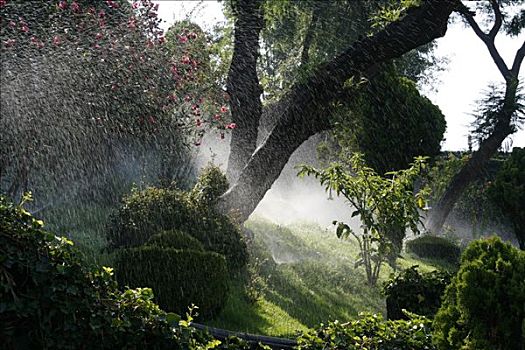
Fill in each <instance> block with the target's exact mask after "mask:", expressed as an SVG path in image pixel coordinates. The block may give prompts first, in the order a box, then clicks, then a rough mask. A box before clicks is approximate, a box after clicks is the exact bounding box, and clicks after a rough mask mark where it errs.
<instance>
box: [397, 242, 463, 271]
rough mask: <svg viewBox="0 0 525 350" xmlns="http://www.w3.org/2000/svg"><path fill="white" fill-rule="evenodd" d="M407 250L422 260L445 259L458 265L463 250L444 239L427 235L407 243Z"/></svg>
mask: <svg viewBox="0 0 525 350" xmlns="http://www.w3.org/2000/svg"><path fill="white" fill-rule="evenodd" d="M406 250H407V251H408V252H411V253H414V254H416V255H417V256H419V257H420V258H430V259H443V260H446V261H448V262H450V263H453V264H457V263H458V262H459V257H460V255H461V249H460V248H459V247H458V246H457V245H455V244H454V243H452V242H451V241H449V240H448V239H446V238H443V237H437V236H430V235H425V236H422V237H418V238H415V239H413V240H411V241H408V242H407V243H406Z"/></svg>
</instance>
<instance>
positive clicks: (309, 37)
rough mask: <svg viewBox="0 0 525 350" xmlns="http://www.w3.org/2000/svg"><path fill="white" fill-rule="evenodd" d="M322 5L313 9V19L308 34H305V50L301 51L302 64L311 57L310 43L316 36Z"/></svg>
mask: <svg viewBox="0 0 525 350" xmlns="http://www.w3.org/2000/svg"><path fill="white" fill-rule="evenodd" d="M320 11H321V10H320V7H319V6H317V7H315V8H314V9H313V10H312V19H311V21H310V25H309V26H308V30H307V31H306V35H305V36H304V41H303V51H302V53H301V65H305V64H307V63H308V61H309V59H310V55H309V51H310V45H312V40H313V38H314V33H315V29H316V27H317V22H318V21H319V12H320Z"/></svg>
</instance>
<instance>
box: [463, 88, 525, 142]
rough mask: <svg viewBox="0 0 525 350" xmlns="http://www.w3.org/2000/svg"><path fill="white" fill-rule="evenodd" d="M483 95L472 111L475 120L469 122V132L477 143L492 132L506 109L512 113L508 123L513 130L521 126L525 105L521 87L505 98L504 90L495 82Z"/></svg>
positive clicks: (523, 119) (524, 114)
mask: <svg viewBox="0 0 525 350" xmlns="http://www.w3.org/2000/svg"><path fill="white" fill-rule="evenodd" d="M509 84H510V83H509ZM514 84H518V81H517V80H516V81H515V82H514ZM484 95H485V96H484V97H483V98H482V99H480V100H479V101H477V105H478V106H479V107H478V108H477V110H476V112H475V113H474V117H475V120H474V122H473V123H472V124H471V128H472V131H471V134H472V135H474V138H475V140H476V141H477V143H478V144H481V142H482V141H483V140H485V139H487V138H488V137H489V136H490V135H492V134H493V132H494V128H495V127H496V124H497V123H498V122H499V120H500V119H501V115H502V113H507V111H510V112H511V113H512V116H511V118H510V121H511V123H510V124H511V128H512V130H513V132H515V131H517V130H518V129H520V128H521V127H522V126H523V123H524V122H525V105H524V104H523V101H524V100H525V96H523V94H522V93H521V87H518V88H517V92H516V94H515V95H514V96H510V97H507V100H506V99H505V96H506V92H505V90H504V89H502V87H501V86H499V85H495V84H491V85H490V86H489V88H488V90H487V91H485V92H484Z"/></svg>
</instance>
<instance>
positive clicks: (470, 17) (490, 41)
mask: <svg viewBox="0 0 525 350" xmlns="http://www.w3.org/2000/svg"><path fill="white" fill-rule="evenodd" d="M491 4H492V7H493V8H494V9H495V10H494V13H495V16H496V21H495V24H494V26H493V27H492V30H491V31H490V33H489V34H485V33H484V32H483V31H482V30H481V28H480V27H479V25H478V23H477V22H476V20H475V19H474V14H475V13H473V12H472V11H470V10H469V9H468V8H467V7H466V6H465V5H461V6H460V8H459V10H458V12H459V13H461V14H462V15H463V17H464V18H465V19H466V20H467V22H468V24H469V25H470V27H471V28H472V29H473V30H474V33H476V35H477V36H478V37H479V38H480V39H481V41H483V43H485V46H487V49H488V50H489V53H490V56H491V57H492V60H493V61H494V63H496V66H497V67H498V69H499V71H500V73H501V75H502V76H503V78H504V79H505V80H506V81H507V80H509V79H512V74H511V72H510V70H509V68H508V67H507V65H506V64H505V61H503V58H502V57H501V55H500V54H499V52H498V50H497V49H496V46H495V45H494V38H495V37H496V34H497V33H498V31H499V28H500V27H501V23H499V24H498V21H502V16H501V11H500V9H499V5H498V4H497V2H496V1H491ZM496 8H497V9H496ZM498 14H499V15H498Z"/></svg>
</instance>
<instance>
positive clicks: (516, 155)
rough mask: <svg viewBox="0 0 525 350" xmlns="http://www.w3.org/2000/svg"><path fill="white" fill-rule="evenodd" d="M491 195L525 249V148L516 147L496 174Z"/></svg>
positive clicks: (491, 187)
mask: <svg viewBox="0 0 525 350" xmlns="http://www.w3.org/2000/svg"><path fill="white" fill-rule="evenodd" d="M488 192H489V193H488V195H489V197H490V198H491V199H492V200H493V201H494V203H495V204H496V205H497V206H498V207H499V208H500V209H501V210H502V211H503V212H504V213H505V215H507V216H508V217H509V218H510V220H511V222H512V224H513V226H514V234H515V235H516V238H517V239H518V243H519V245H520V248H521V249H523V250H525V148H517V147H516V148H514V149H513V150H512V154H511V155H510V157H509V158H508V159H507V160H506V161H505V163H503V166H502V167H501V169H500V170H499V172H498V173H497V174H496V178H495V179H494V182H493V183H492V184H491V185H490V187H489V191H488Z"/></svg>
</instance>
